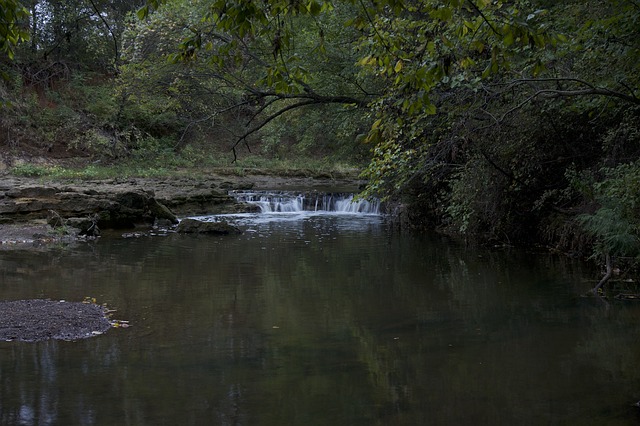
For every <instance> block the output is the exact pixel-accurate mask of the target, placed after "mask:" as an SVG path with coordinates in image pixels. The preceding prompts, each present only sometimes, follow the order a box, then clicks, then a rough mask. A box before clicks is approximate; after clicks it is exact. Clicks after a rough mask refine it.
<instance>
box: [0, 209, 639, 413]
mask: <svg viewBox="0 0 640 426" xmlns="http://www.w3.org/2000/svg"><path fill="white" fill-rule="evenodd" d="M284 218H288V219H286V220H285V219H284ZM241 226H242V227H243V229H245V231H246V232H245V233H244V234H243V235H240V236H229V237H206V236H181V235H169V236H165V237H159V236H156V237H141V238H130V239H123V238H106V237H105V238H102V239H100V240H99V241H97V242H95V243H89V244H84V245H77V246H74V247H68V248H64V249H54V250H48V251H43V252H36V253H34V252H18V251H15V252H0V279H1V280H0V282H1V285H0V299H5V300H12V299H22V298H36V297H38V298H52V299H66V300H71V301H79V300H82V299H83V298H84V297H85V296H91V297H95V298H97V299H98V301H99V302H100V303H102V302H106V303H108V304H109V305H110V306H111V307H113V308H116V309H117V310H118V312H117V313H116V314H115V318H118V319H125V320H129V321H131V324H132V327H131V328H128V329H112V330H110V331H109V332H108V333H107V334H105V335H103V336H99V337H96V338H92V339H88V340H83V341H78V342H62V341H49V342H43V343H37V344H28V343H20V342H1V343H0V423H1V424H3V425H5V424H6V425H18V424H24V425H48V424H55V425H94V424H95V425H603V424H607V425H629V424H636V423H637V422H638V420H639V419H640V417H639V416H638V408H636V407H634V406H632V404H633V403H634V402H636V401H638V400H639V399H640V368H638V366H639V365H640V338H639V336H640V328H639V327H638V323H639V322H640V305H634V304H613V305H612V306H611V307H610V308H609V309H605V308H604V307H603V305H601V304H599V303H597V302H596V301H594V300H588V299H583V298H579V297H576V295H578V294H580V293H581V292H584V291H585V290H586V289H588V288H589V287H590V286H592V285H593V282H592V281H589V280H593V279H594V276H593V271H588V270H586V269H583V268H584V267H583V265H581V264H579V263H572V262H570V261H567V260H566V259H562V258H557V257H550V256H545V255H541V256H539V255H534V254H530V253H523V252H514V251H499V252H491V251H478V250H468V249H465V248H464V247H459V246H456V245H453V244H451V243H448V242H446V241H443V240H440V239H438V238H436V237H415V236H413V237H412V236H409V235H402V234H399V233H397V232H393V231H391V230H390V229H388V227H387V226H386V225H385V224H384V222H383V221H382V220H381V219H380V218H378V217H372V216H354V215H342V216H331V217H330V216H326V215H318V216H313V215H307V216H305V215H297V216H295V217H293V216H280V217H279V218H278V217H277V215H276V218H275V219H273V220H259V221H256V220H255V218H252V217H247V218H244V219H242V221H241Z"/></svg>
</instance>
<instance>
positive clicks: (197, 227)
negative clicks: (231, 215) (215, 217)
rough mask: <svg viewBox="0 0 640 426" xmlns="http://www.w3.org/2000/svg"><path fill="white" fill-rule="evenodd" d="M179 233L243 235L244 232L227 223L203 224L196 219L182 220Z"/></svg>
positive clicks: (178, 229)
mask: <svg viewBox="0 0 640 426" xmlns="http://www.w3.org/2000/svg"><path fill="white" fill-rule="evenodd" d="M176 231H177V232H180V233H184V234H217V235H228V234H241V233H242V231H240V229H238V228H237V227H235V226H233V225H229V224H228V223H227V222H203V221H201V220H196V219H182V220H181V221H180V224H179V225H178V228H177V229H176Z"/></svg>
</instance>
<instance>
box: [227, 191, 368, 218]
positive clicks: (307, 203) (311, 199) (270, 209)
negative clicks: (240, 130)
mask: <svg viewBox="0 0 640 426" xmlns="http://www.w3.org/2000/svg"><path fill="white" fill-rule="evenodd" d="M229 194H230V195H231V196H233V197H235V198H236V199H237V200H238V201H241V202H245V203H248V204H255V205H257V206H259V207H260V211H261V213H300V212H328V213H353V214H368V215H379V214H380V201H379V200H364V199H355V200H354V195H353V194H345V193H295V192H287V191H232V192H230V193H229Z"/></svg>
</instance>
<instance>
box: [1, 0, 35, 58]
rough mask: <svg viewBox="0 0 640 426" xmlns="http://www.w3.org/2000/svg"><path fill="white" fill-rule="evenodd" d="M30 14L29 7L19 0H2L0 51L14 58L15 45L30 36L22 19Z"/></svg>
mask: <svg viewBox="0 0 640 426" xmlns="http://www.w3.org/2000/svg"><path fill="white" fill-rule="evenodd" d="M28 16H29V12H28V11H27V9H25V8H24V6H22V4H20V2H18V1H17V0H0V52H2V53H3V54H5V55H7V57H8V58H9V59H13V58H14V55H15V47H16V45H17V44H18V43H20V42H21V41H24V40H27V39H28V38H29V33H28V32H27V31H25V29H24V28H23V27H22V26H21V23H22V22H21V21H23V20H24V19H26V18H27V17H28Z"/></svg>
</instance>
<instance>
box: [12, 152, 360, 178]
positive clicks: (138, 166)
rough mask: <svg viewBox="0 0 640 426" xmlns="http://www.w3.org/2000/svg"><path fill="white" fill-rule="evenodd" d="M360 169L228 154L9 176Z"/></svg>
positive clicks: (44, 168)
mask: <svg viewBox="0 0 640 426" xmlns="http://www.w3.org/2000/svg"><path fill="white" fill-rule="evenodd" d="M359 171H360V170H359V169H358V168H357V167H356V166H354V165H351V164H348V163H346V162H335V161H332V160H330V159H327V158H321V159H313V158H296V159H270V158H264V157H260V156H258V155H248V156H243V157H240V158H238V159H237V161H236V162H232V161H231V158H230V157H229V156H228V155H214V154H206V153H195V152H193V151H187V152H183V153H181V154H180V155H168V154H164V155H158V156H156V157H154V158H144V159H139V158H138V159H128V160H125V161H122V162H118V163H113V164H95V163H94V164H87V165H85V166H80V167H68V166H63V165H55V164H54V165H40V164H29V163H24V164H20V165H16V166H14V167H13V168H12V169H11V170H10V173H11V174H12V175H14V176H21V177H38V178H50V179H60V180H64V179H79V180H103V179H115V178H131V177H140V178H154V177H158V178H159V177H170V176H184V175H189V176H193V177H197V176H199V175H203V174H206V173H211V172H214V173H219V174H226V175H235V176H246V175H251V174H269V175H278V176H286V177H325V178H326V177H328V178H334V177H350V178H357V177H358V174H359Z"/></svg>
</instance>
